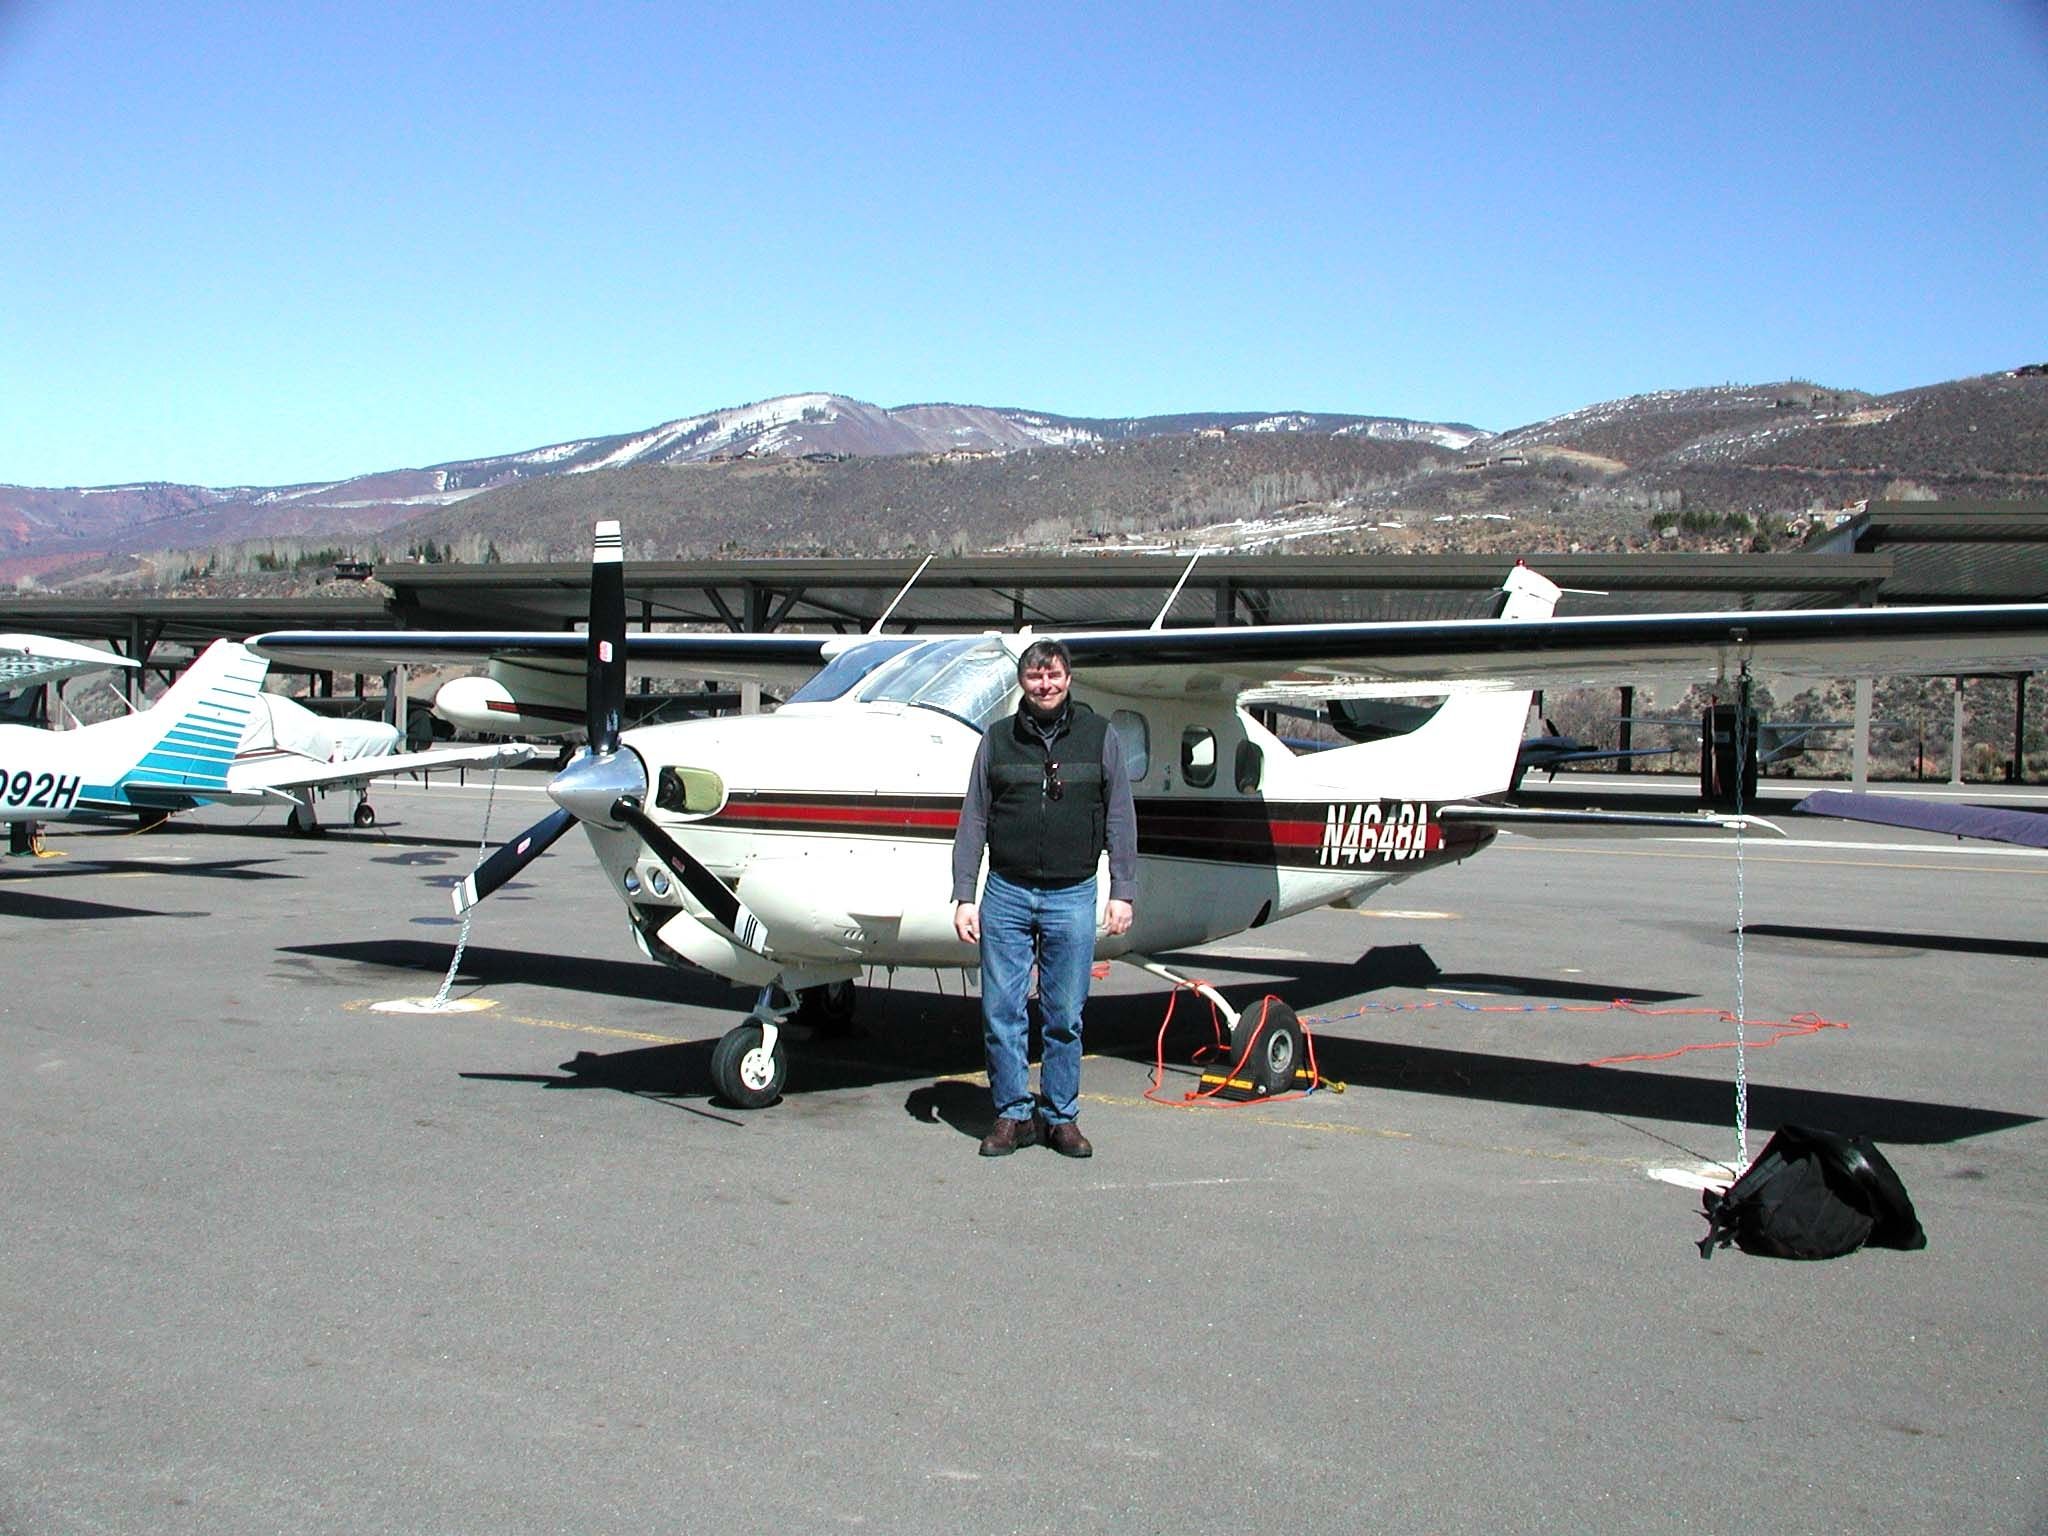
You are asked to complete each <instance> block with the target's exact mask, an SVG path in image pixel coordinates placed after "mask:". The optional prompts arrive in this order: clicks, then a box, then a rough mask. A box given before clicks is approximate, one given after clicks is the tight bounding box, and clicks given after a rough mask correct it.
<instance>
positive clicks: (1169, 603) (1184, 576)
mask: <svg viewBox="0 0 2048 1536" xmlns="http://www.w3.org/2000/svg"><path fill="white" fill-rule="evenodd" d="M1207 553H1208V551H1207V550H1206V549H1198V550H1196V551H1195V559H1194V560H1190V561H1189V562H1188V568H1187V569H1186V570H1184V571H1182V572H1181V573H1180V580H1179V581H1176V582H1175V583H1174V584H1173V590H1172V591H1171V592H1169V593H1167V594H1166V602H1165V604H1164V605H1163V606H1162V607H1161V608H1160V610H1159V616H1158V617H1157V618H1155V619H1154V620H1153V621H1152V627H1153V628H1154V629H1164V628H1165V627H1166V616H1167V614H1169V613H1171V612H1172V611H1173V605H1174V603H1175V602H1176V601H1177V600H1178V599H1179V597H1180V589H1181V588H1182V587H1184V586H1186V585H1187V584H1188V578H1189V577H1190V576H1192V575H1194V574H1195V560H1199V559H1201V558H1202V556H1204V555H1206V554H1207Z"/></svg>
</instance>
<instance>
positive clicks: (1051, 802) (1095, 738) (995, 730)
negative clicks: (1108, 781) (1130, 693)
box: [988, 704, 1109, 885]
mask: <svg viewBox="0 0 2048 1536" xmlns="http://www.w3.org/2000/svg"><path fill="white" fill-rule="evenodd" d="M1108 732H1109V722H1108V721H1106V720H1104V719H1103V718H1102V716H1100V715H1098V714H1096V713H1095V711H1094V710H1092V709H1090V708H1089V707H1088V706H1087V705H1085V704H1073V705H1070V706H1069V707H1068V711H1067V724H1066V729H1065V730H1063V731H1062V732H1061V733H1060V735H1059V736H1058V737H1056V738H1055V739H1054V741H1053V742H1052V745H1051V748H1050V750H1048V749H1047V747H1046V745H1045V743H1044V742H1042V741H1041V740H1040V739H1039V736H1038V732H1037V731H1035V730H1033V729H1032V728H1031V726H1030V725H1029V724H1028V723H1026V721H1025V719H1024V706H1023V705H1021V704H1020V705H1019V706H1018V707H1017V713H1016V714H1014V715H1012V716H1011V717H1010V718H1009V719H1008V720H1007V721H1005V722H1003V723H1002V724H1001V725H997V726H994V727H992V728H991V729H990V731H989V737H988V794H989V805H988V863H989V868H990V869H993V870H994V871H996V873H998V874H1000V875H1001V876H1002V877H1003V878H1004V879H1005V880H1012V881H1016V882H1018V883H1020V884H1024V885H1073V884H1075V883H1077V882H1079V881H1082V880H1086V879H1088V878H1090V877H1091V876H1093V875H1094V873H1095V864H1096V860H1097V859H1098V858H1099V857H1100V856H1101V853H1102V850H1103V849H1104V848H1105V847H1107V846H1108V836H1109V815H1108V811H1107V809H1106V807H1105V805H1104V800H1105V785H1104V781H1103V773H1102V746H1103V741H1104V739H1105V738H1106V737H1107V735H1108ZM1048 765H1050V766H1048ZM1054 781H1057V782H1058V784H1059V786H1060V794H1059V798H1058V799H1057V800H1055V799H1054V798H1053V797H1052V795H1051V794H1050V793H1048V791H1047V785H1048V784H1049V783H1052V782H1054Z"/></svg>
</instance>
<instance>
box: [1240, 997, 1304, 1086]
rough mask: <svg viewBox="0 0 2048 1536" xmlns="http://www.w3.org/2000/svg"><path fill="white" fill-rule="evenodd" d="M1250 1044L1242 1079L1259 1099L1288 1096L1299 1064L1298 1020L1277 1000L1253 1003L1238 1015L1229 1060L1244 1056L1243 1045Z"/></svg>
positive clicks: (1300, 1055) (1288, 1008) (1299, 1034)
mask: <svg viewBox="0 0 2048 1536" xmlns="http://www.w3.org/2000/svg"><path fill="white" fill-rule="evenodd" d="M1254 1035H1256V1036H1257V1039H1256V1040H1254V1041H1253V1044H1252V1052H1251V1059H1250V1060H1249V1061H1247V1062H1246V1063H1245V1064H1244V1067H1243V1069H1242V1070H1243V1072H1244V1075H1245V1076H1246V1077H1248V1078H1250V1079H1251V1081H1252V1082H1253V1083H1255V1084H1257V1085H1258V1090H1259V1092H1260V1094H1261V1095H1264V1096H1270V1095H1272V1094H1276V1093H1291V1092H1293V1090H1294V1069H1295V1068H1296V1067H1297V1066H1300V1065H1301V1064H1302V1058H1303V1052H1302V1048H1301V1020H1300V1019H1298V1018H1296V1017H1295V1014H1294V1010H1293V1009H1292V1008H1290V1007H1288V1006H1287V1005H1286V1004H1285V1003H1283V1002H1281V1001H1280V1000H1279V999H1278V998H1277V997H1276V998H1269V999H1267V1000H1266V1001H1265V1002H1264V1003H1255V1004H1253V1005H1252V1006H1251V1007H1249V1008H1247V1009H1245V1010H1244V1012H1243V1013H1242V1014H1241V1015H1239V1017H1238V1021H1237V1029H1236V1031H1235V1032H1234V1033H1233V1034H1232V1036H1231V1040H1230V1048H1231V1060H1232V1061H1233V1062H1234V1061H1236V1059H1237V1058H1238V1057H1239V1056H1242V1055H1243V1054H1244V1048H1245V1042H1246V1041H1247V1040H1252V1039H1253V1036H1254Z"/></svg>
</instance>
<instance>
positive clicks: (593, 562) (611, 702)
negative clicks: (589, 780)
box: [584, 519, 626, 757]
mask: <svg viewBox="0 0 2048 1536" xmlns="http://www.w3.org/2000/svg"><path fill="white" fill-rule="evenodd" d="M584 665H585V667H586V668H587V669H588V673H589V677H588V682H587V684H586V689H587V691H586V692H585V695H584V725H585V727H586V728H587V729H588V731H589V733H590V750H591V751H592V752H593V753H595V754H596V755H597V756H599V757H607V756H609V755H610V754H612V753H613V752H616V751H617V750H618V748H619V719H620V717H621V716H622V715H624V714H625V712H626V541H625V539H624V537H623V536H622V535H621V534H620V532H619V525H618V523H617V522H615V521H612V520H610V519H607V520H605V521H603V522H601V523H599V524H598V525H597V528H596V531H595V533H594V535H593V536H592V540H591V549H590V645H589V649H588V652H587V653H586V656H585V660H584Z"/></svg>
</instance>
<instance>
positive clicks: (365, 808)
mask: <svg viewBox="0 0 2048 1536" xmlns="http://www.w3.org/2000/svg"><path fill="white" fill-rule="evenodd" d="M355 822H356V825H357V826H359V827H373V826H375V825H376V824H377V812H376V811H375V810H374V809H373V808H372V807H371V805H370V802H369V801H367V800H365V801H363V802H362V803H361V804H360V805H358V806H357V807H356V816H355Z"/></svg>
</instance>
